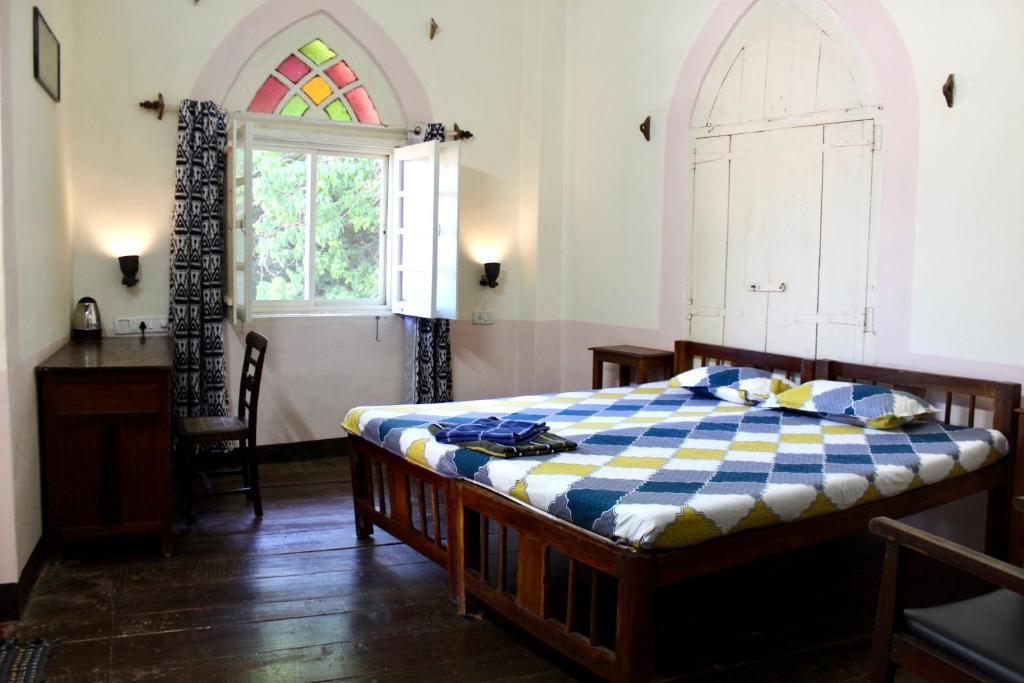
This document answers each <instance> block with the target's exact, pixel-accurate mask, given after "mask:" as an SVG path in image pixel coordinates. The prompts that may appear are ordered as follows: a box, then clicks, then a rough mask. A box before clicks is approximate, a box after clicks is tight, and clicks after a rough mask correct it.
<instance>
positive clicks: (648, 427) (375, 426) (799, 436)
mask: <svg viewBox="0 0 1024 683" xmlns="http://www.w3.org/2000/svg"><path fill="white" fill-rule="evenodd" d="M492 415H494V416H499V417H511V418H515V419H519V420H543V421H545V422H547V424H548V425H549V426H550V427H551V431H552V432H554V433H555V434H559V435H560V436H564V437H566V438H569V439H572V440H573V441H576V442H578V443H579V448H578V450H576V451H573V452H570V453H561V454H558V455H549V456H543V457H530V458H515V459H500V458H490V457H488V456H486V455H483V454H481V453H477V452H474V451H471V450H467V449H464V448H459V447H458V446H457V445H451V444H442V443H438V442H437V441H435V440H434V439H433V437H432V436H431V434H430V432H429V431H428V430H427V426H428V425H429V424H430V423H432V422H438V421H444V422H468V421H471V420H473V419H476V418H479V417H488V416H492ZM342 426H343V427H344V428H345V430H346V431H348V432H349V433H351V434H354V435H357V436H361V437H363V438H364V439H366V440H368V441H370V442H372V443H374V444H377V445H379V446H381V447H382V448H384V449H385V450H388V451H390V452H392V453H394V454H396V455H399V456H402V457H404V458H406V459H407V460H410V461H412V462H414V463H417V464H419V465H422V466H423V467H426V468H427V469H429V470H432V471H435V472H437V473H438V474H441V475H444V476H449V477H464V478H466V479H471V480H473V481H475V482H478V483H480V484H482V485H484V486H487V487H489V488H491V489H493V490H495V491H497V492H499V493H502V494H505V495H508V496H511V497H513V498H516V499H518V500H520V501H522V502H523V503H525V504H527V505H531V506H533V507H535V508H538V509H540V510H544V511H545V512H548V513H550V514H552V515H554V516H556V517H560V518H561V519H564V520H566V521H567V522H570V523H572V524H574V525H576V526H578V527H581V528H583V529H585V530H587V531H590V532H593V533H595V534H599V535H601V536H604V537H607V538H609V539H611V540H613V541H615V542H617V543H621V544H625V545H629V546H632V547H635V548H640V549H645V548H681V547H685V546H688V545H693V544H696V543H700V542H702V541H706V540H709V539H712V538H716V537H719V536H724V535H726V534H732V533H736V532H738V531H743V530H745V529H752V528H756V527H763V526H768V525H772V524H780V523H785V522H790V521H793V520H797V519H802V518H808V517H814V516H817V515H823V514H828V513H830V512H834V511H837V510H843V509H846V508H849V507H851V506H854V505H859V504H862V503H866V502H868V501H871V500H875V499H878V498H887V497H890V496H895V495H898V494H900V493H902V492H904V491H907V490H909V489H913V488H916V487H919V486H925V485H928V484H933V483H935V482H939V481H942V480H945V479H950V478H952V477H956V476H958V475H961V474H964V473H965V472H972V471H974V470H977V469H979V468H981V467H984V466H986V465H988V464H990V463H992V462H994V461H995V460H997V459H998V458H1000V457H1001V456H1003V455H1005V453H1006V451H1007V441H1006V438H1005V437H1004V436H1003V435H1002V434H1000V433H999V432H997V431H995V430H989V429H981V428H965V427H955V426H950V425H944V424H939V423H937V422H914V423H910V424H907V425H904V426H903V427H901V428H899V429H890V430H884V431H883V430H878V429H870V428H867V427H860V426H854V425H848V424H840V423H837V422H831V421H829V420H826V419H823V418H820V417H811V416H808V415H805V414H800V413H795V412H791V411H783V410H779V409H758V408H757V407H756V406H743V405H736V404H732V403H726V402H724V401H720V400H717V399H714V398H708V397H705V396H698V395H695V394H692V393H690V392H689V391H687V390H685V389H681V388H672V387H669V386H668V384H667V383H666V382H657V383H653V384H645V385H642V386H639V387H621V388H617V389H603V390H599V391H575V392H567V393H562V394H551V395H544V396H520V397H516V398H506V399H494V400H486V401H465V402H458V403H437V404H426V405H404V406H380V407H362V408H354V409H353V410H351V411H350V412H349V413H348V415H347V416H346V418H345V421H344V423H343V425H342Z"/></svg>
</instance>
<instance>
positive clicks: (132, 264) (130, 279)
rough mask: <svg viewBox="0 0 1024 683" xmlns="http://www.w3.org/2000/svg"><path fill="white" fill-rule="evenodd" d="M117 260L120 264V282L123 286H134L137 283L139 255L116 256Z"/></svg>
mask: <svg viewBox="0 0 1024 683" xmlns="http://www.w3.org/2000/svg"><path fill="white" fill-rule="evenodd" d="M117 262H118V263H119V264H120V265H121V274H122V275H124V277H122V278H121V284H122V285H124V286H125V287H134V286H135V285H137V284H138V283H139V256H138V254H133V255H131V256H118V257H117Z"/></svg>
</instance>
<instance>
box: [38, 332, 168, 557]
mask: <svg viewBox="0 0 1024 683" xmlns="http://www.w3.org/2000/svg"><path fill="white" fill-rule="evenodd" d="M172 365H173V353H172V349H171V342H170V340H169V339H168V338H167V337H151V338H149V339H146V340H145V341H144V342H143V341H141V340H140V339H138V338H134V337H133V338H127V339H117V338H110V339H103V340H95V341H71V342H68V343H67V344H66V345H65V346H63V347H62V348H61V349H60V350H59V351H57V352H56V353H55V354H53V355H52V356H50V358H48V359H47V360H46V361H44V362H43V363H42V364H40V365H39V366H38V367H37V368H36V380H37V384H38V391H39V436H40V453H41V457H42V465H43V487H44V503H43V504H44V506H45V520H46V533H47V537H48V541H49V549H50V558H51V559H52V560H56V559H59V557H60V554H61V550H62V548H63V543H64V541H68V540H72V539H88V538H96V537H109V536H123V535H139V534H155V535H159V536H160V538H161V542H162V547H163V551H164V553H165V554H168V553H169V552H170V549H171V366H172Z"/></svg>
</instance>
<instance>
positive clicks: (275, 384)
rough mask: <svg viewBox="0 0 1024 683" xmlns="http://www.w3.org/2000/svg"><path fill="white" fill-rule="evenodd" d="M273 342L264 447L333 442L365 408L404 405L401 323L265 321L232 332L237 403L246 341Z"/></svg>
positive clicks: (263, 401) (262, 423) (262, 417)
mask: <svg viewBox="0 0 1024 683" xmlns="http://www.w3.org/2000/svg"><path fill="white" fill-rule="evenodd" d="M250 329H252V330H255V331H257V332H259V333H260V334H262V335H264V336H265V337H267V339H268V340H269V344H268V347H267V361H266V368H265V375H264V378H263V385H262V390H261V395H260V406H259V435H258V440H259V443H260V444H275V443H290V442H295V441H309V440H314V439H330V438H336V437H339V436H341V435H342V431H341V427H340V424H341V421H342V419H343V418H344V417H345V414H346V413H347V412H348V410H349V409H350V408H353V407H355V406H358V405H389V404H395V403H401V401H402V397H403V390H402V355H403V352H404V348H405V340H404V335H403V332H402V322H401V319H400V318H398V317H397V316H389V317H382V318H381V319H380V330H379V331H380V334H379V337H380V341H376V339H377V321H376V320H375V319H374V318H373V317H340V316H320V317H304V318H291V317H281V318H261V319H258V320H256V321H255V322H253V323H251V324H249V325H246V326H234V325H227V331H226V333H225V345H226V349H225V351H226V356H227V361H228V363H227V364H228V374H229V377H228V386H229V387H231V393H232V396H231V400H232V404H234V401H235V399H236V398H237V396H236V395H234V392H236V391H237V390H238V384H237V382H238V377H239V373H240V372H241V360H242V354H243V351H244V348H245V346H244V338H245V334H246V333H247V332H248V331H249V330H250Z"/></svg>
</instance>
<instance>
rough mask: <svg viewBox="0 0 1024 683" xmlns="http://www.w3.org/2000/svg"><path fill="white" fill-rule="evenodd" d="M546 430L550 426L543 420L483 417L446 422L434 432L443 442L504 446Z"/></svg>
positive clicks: (515, 443)
mask: <svg viewBox="0 0 1024 683" xmlns="http://www.w3.org/2000/svg"><path fill="white" fill-rule="evenodd" d="M546 431H548V426H547V425H546V424H544V423H543V422H530V421H528V420H502V419H499V418H497V417H481V418H478V419H476V420H473V421H472V422H464V423H462V424H450V425H449V424H446V425H444V426H443V428H442V429H441V430H440V431H438V432H437V433H436V434H434V438H435V439H437V440H438V441H440V442H441V443H458V444H461V443H466V442H467V441H487V442H490V443H495V444H500V445H502V446H516V445H518V444H521V443H526V442H527V441H530V440H531V439H533V437H535V436H537V435H538V434H540V433H541V432H546Z"/></svg>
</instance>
